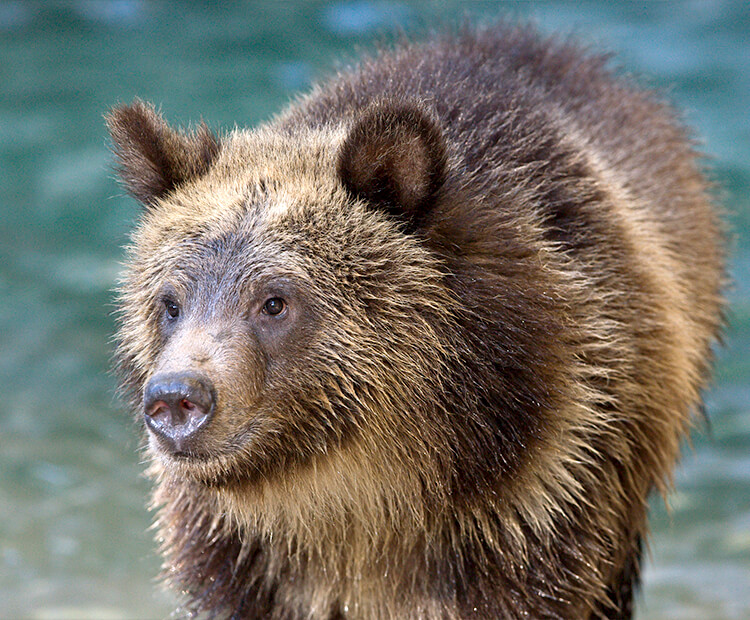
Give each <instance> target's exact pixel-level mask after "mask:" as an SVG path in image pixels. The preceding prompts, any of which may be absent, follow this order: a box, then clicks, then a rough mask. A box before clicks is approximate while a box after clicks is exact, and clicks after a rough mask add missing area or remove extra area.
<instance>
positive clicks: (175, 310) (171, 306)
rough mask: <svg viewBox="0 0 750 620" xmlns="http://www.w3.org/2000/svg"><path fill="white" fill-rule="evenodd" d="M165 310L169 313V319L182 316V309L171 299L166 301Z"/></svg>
mask: <svg viewBox="0 0 750 620" xmlns="http://www.w3.org/2000/svg"><path fill="white" fill-rule="evenodd" d="M164 310H165V311H166V313H167V318H169V319H176V318H177V317H178V316H180V307H179V306H178V305H177V303H175V302H174V301H172V300H171V299H165V300H164Z"/></svg>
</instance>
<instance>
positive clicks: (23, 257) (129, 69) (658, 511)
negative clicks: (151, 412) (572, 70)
mask: <svg viewBox="0 0 750 620" xmlns="http://www.w3.org/2000/svg"><path fill="white" fill-rule="evenodd" d="M506 14H511V15H514V16H518V17H531V18H533V19H534V20H536V21H537V23H538V24H539V27H540V28H541V29H542V30H543V31H544V32H553V31H563V32H575V33H576V34H577V35H578V36H579V37H580V38H582V39H583V40H584V41H586V42H589V43H591V44H593V45H594V46H596V47H600V48H607V49H611V50H613V51H614V52H616V54H617V58H618V62H619V63H620V64H622V65H623V66H624V67H626V69H627V70H628V71H633V72H635V73H638V74H641V75H642V76H643V77H642V79H643V82H644V83H645V84H647V85H650V86H654V87H657V88H661V89H665V91H666V92H667V93H668V95H669V97H671V99H672V100H673V101H674V102H675V103H676V104H677V105H679V106H680V107H681V108H682V109H684V110H685V114H686V119H687V120H688V122H689V123H690V124H691V125H692V126H694V127H695V128H696V131H697V135H698V136H700V137H701V139H702V141H703V149H704V150H705V152H706V153H707V154H709V155H710V160H709V164H710V166H711V169H712V174H713V176H714V178H715V179H716V181H717V182H718V184H719V185H720V187H721V188H722V191H723V195H722V196H723V197H722V200H723V202H724V203H725V204H726V205H727V207H728V209H730V211H731V214H730V218H729V219H730V222H731V225H732V227H733V230H734V232H735V236H736V239H735V243H734V245H735V248H734V250H733V261H732V275H733V277H734V279H735V286H734V288H733V290H732V291H731V293H730V296H731V301H732V309H731V313H730V316H729V322H730V329H729V333H728V336H727V345H726V346H725V347H724V348H723V349H721V350H720V351H719V364H718V370H717V378H716V385H715V387H714V389H712V391H711V392H710V393H709V394H708V411H709V415H710V418H711V432H710V433H709V432H707V431H706V430H705V429H699V430H698V431H697V432H696V434H695V436H694V440H693V447H692V448H688V450H687V452H686V455H685V457H684V459H683V463H682V466H681V468H680V470H679V471H678V473H677V477H676V492H675V494H674V495H673V496H672V498H671V506H672V509H671V512H667V510H666V509H665V508H664V505H663V502H661V501H660V500H658V498H657V499H656V500H655V501H654V502H653V505H654V510H653V519H652V522H653V527H654V536H653V539H652V546H651V559H650V560H649V561H648V563H647V566H646V570H645V584H644V591H643V596H642V599H641V603H640V605H639V617H641V618H671V619H676V618H679V619H701V620H707V619H711V618H716V619H719V618H737V619H740V618H748V617H750V600H749V599H750V594H749V592H750V357H748V355H747V352H748V345H749V344H750V233H749V232H748V231H749V230H750V201H749V199H748V196H749V195H750V120H749V118H750V116H749V115H748V111H749V110H750V12H749V10H748V6H747V3H746V2H744V1H742V0H737V1H729V0H727V1H720V0H705V1H696V2H675V3H673V2H670V3H653V4H647V5H646V6H641V5H640V4H636V3H630V2H613V1H610V2H601V3H593V2H565V3H527V2H523V3H520V4H500V5H498V4H497V3H478V2H475V3H471V4H470V5H464V4H460V3H456V2H432V3H429V2H428V3H424V4H421V5H419V9H417V5H416V4H413V3H407V2H397V1H375V0H373V1H364V0H362V1H351V2H344V1H341V2H299V3H292V2H280V3H273V4H271V3H261V2H258V3H243V2H227V3H214V4H210V3H179V4H178V3H174V4H169V3H165V2H145V1H136V0H119V1H113V2H103V1H101V2H84V1H80V2H36V3H35V2H0V394H2V395H3V399H4V401H3V406H2V407H0V617H8V618H16V617H29V618H67V617H75V618H86V617H88V618H147V617H148V618H159V617H164V616H166V615H168V614H169V611H170V609H171V606H172V604H173V601H172V600H171V599H170V597H169V596H168V595H167V594H164V593H161V592H160V591H159V589H158V588H157V587H155V585H154V582H153V578H154V575H155V574H156V573H157V571H158V566H159V560H158V558H157V556H156V554H155V552H154V544H153V542H152V540H151V533H150V532H149V531H148V527H149V523H150V516H149V514H148V513H147V511H146V509H145V508H144V505H145V503H146V501H147V494H148V483H147V482H146V481H145V480H143V479H142V478H141V477H140V473H141V469H142V468H141V466H140V465H139V463H138V459H139V455H138V452H137V439H136V433H135V424H134V423H133V422H132V421H131V417H130V415H129V414H128V413H127V412H125V411H124V410H123V407H122V406H121V405H120V404H119V403H118V402H117V400H116V398H115V396H114V390H115V386H114V380H113V378H112V377H111V376H110V375H109V374H108V372H107V368H108V364H109V356H110V354H111V347H110V343H109V340H110V336H111V334H112V331H113V320H112V317H111V311H112V308H113V306H112V293H111V290H112V288H113V286H114V284H115V280H116V277H117V274H118V271H119V269H120V265H119V260H120V259H121V256H122V254H121V250H120V247H121V246H122V245H123V244H124V243H125V242H126V238H127V233H128V231H129V229H130V228H131V226H132V223H133V221H134V218H135V217H136V214H137V206H136V204H135V203H134V202H133V201H132V200H130V199H129V198H127V197H126V196H125V195H124V194H123V191H122V190H121V189H120V188H119V187H118V185H117V184H116V183H115V181H114V179H113V175H112V173H111V163H112V162H111V158H110V155H109V153H108V151H107V144H106V138H105V132H104V126H103V122H102V114H103V113H104V111H106V110H107V108H109V107H110V106H112V105H113V104H116V103H118V102H127V101H130V100H131V99H132V98H133V97H134V96H136V95H138V96H141V97H143V98H146V99H149V100H152V101H154V102H157V103H158V104H160V105H161V106H162V108H163V110H164V112H165V114H166V116H167V118H168V119H169V120H170V121H172V122H177V123H182V124H187V123H188V122H190V121H195V120H198V119H200V118H204V119H205V120H206V121H207V122H208V123H209V125H210V126H212V127H213V128H216V129H220V128H231V127H233V126H234V124H235V123H237V124H240V125H246V124H256V123H258V122H261V121H263V120H265V119H268V118H269V117H270V116H271V115H272V114H273V113H274V112H275V111H278V110H279V109H280V108H281V107H282V106H284V105H285V103H287V102H288V101H289V99H290V98H291V97H292V96H293V94H294V93H297V92H299V91H300V90H304V89H306V88H308V87H309V86H310V84H311V83H312V82H313V81H314V80H315V79H317V78H319V77H321V76H324V75H326V73H329V72H330V71H332V70H333V69H335V67H336V66H339V65H340V63H342V62H343V63H346V62H347V61H349V62H351V61H353V60H354V59H355V58H356V57H357V55H358V54H359V53H360V52H363V51H367V50H368V49H372V48H373V46H374V45H375V43H376V42H382V41H388V40H389V39H391V38H392V37H393V36H394V35H395V34H396V33H398V32H399V31H401V30H403V31H406V32H407V33H415V32H420V31H423V30H424V28H425V27H426V26H430V25H431V24H436V23H441V22H442V23H457V22H459V21H461V20H462V19H464V17H465V16H466V15H468V16H469V19H471V20H473V21H491V20H492V19H494V18H496V17H498V16H501V15H506ZM337 63H339V64H337Z"/></svg>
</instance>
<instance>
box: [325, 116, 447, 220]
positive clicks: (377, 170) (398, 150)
mask: <svg viewBox="0 0 750 620" xmlns="http://www.w3.org/2000/svg"><path fill="white" fill-rule="evenodd" d="M446 160H447V156H446V149H445V142H444V140H443V135H442V131H441V130H440V127H439V126H438V124H437V122H436V121H435V120H434V119H433V118H432V115H431V114H429V113H428V112H427V111H425V110H424V109H423V108H422V107H421V106H420V105H419V104H417V103H413V102H407V103H401V102H398V103H396V102H378V103H375V104H373V105H371V106H370V107H368V108H366V109H365V110H364V111H363V112H362V114H361V115H360V117H359V118H358V119H357V120H356V121H355V122H354V125H353V126H352V128H351V130H350V131H349V135H348V136H347V138H346V140H345V141H344V144H343V146H342V147H341V151H340V153H339V162H338V173H339V176H340V178H341V180H342V182H343V183H344V186H345V187H346V188H347V189H348V190H349V191H350V192H351V193H352V194H354V195H355V196H358V197H360V198H363V199H365V200H367V201H369V202H371V203H373V204H376V205H378V206H379V207H381V208H384V209H386V210H387V211H388V212H389V213H392V214H394V215H395V216H397V217H399V218H401V219H402V220H404V221H405V222H406V224H407V226H408V227H410V228H415V227H417V226H418V225H419V223H420V221H421V219H422V218H423V217H424V215H425V214H426V213H427V212H429V210H430V209H431V208H432V206H433V204H434V202H435V198H436V195H437V193H438V191H439V190H440V187H441V186H442V184H443V181H444V180H445V170H446Z"/></svg>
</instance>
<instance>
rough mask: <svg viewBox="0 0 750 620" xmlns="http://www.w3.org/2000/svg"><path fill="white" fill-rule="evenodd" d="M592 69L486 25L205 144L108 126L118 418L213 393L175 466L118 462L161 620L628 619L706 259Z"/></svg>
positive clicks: (689, 202) (693, 387) (172, 460)
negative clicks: (141, 471)
mask: <svg viewBox="0 0 750 620" xmlns="http://www.w3.org/2000/svg"><path fill="white" fill-rule="evenodd" d="M605 64H606V63H605V60H604V59H603V58H602V57H597V56H592V55H588V54H586V53H583V52H581V51H580V50H578V49H577V48H576V47H575V46H573V45H570V44H568V43H564V42H559V41H554V40H543V39H540V38H539V37H538V36H537V35H536V34H535V33H534V32H533V31H532V30H531V29H528V28H524V27H511V26H507V25H503V26H498V27H495V28H492V29H487V30H481V31H470V30H465V31H463V32H461V33H459V34H458V35H455V36H442V37H438V38H436V39H435V40H433V41H431V42H427V43H423V44H404V45H401V46H399V47H398V48H397V49H395V50H394V51H390V52H384V53H381V54H380V55H378V56H377V57H375V58H373V59H368V60H364V61H362V63H361V64H360V65H359V66H358V67H357V68H355V69H353V70H351V71H348V72H344V73H342V74H340V75H338V76H336V77H335V78H334V79H332V80H331V81H330V82H328V83H326V84H323V85H322V86H319V87H317V88H316V89H314V90H313V92H312V93H311V94H310V95H308V96H306V97H304V98H302V99H301V100H300V101H298V102H297V103H295V104H294V105H293V106H292V107H291V108H290V109H288V110H287V111H286V112H284V113H283V114H282V115H280V116H279V117H278V118H276V119H275V120H273V121H272V122H270V123H268V124H266V125H264V126H262V127H260V128H258V129H255V130H235V131H233V132H231V133H229V134H228V135H225V136H223V137H222V138H221V139H218V138H215V137H214V136H212V135H211V134H210V132H208V131H207V130H206V129H205V128H200V129H198V130H197V131H194V132H192V133H191V132H179V131H177V130H173V129H171V128H169V127H168V126H167V125H166V123H164V121H163V120H162V118H161V116H160V115H159V114H158V113H157V112H156V111H155V110H154V109H153V108H152V107H151V106H149V105H148V104H144V103H141V102H138V101H137V102H135V103H134V104H132V105H130V106H122V107H120V108H117V109H115V110H114V111H113V112H112V113H111V115H110V116H109V118H108V123H109V126H110V130H111V133H112V137H113V141H114V143H115V151H116V153H117V155H118V157H119V158H120V163H121V168H122V170H123V179H124V181H125V184H126V186H127V187H128V188H129V189H130V191H131V192H132V193H133V194H134V195H135V196H136V197H137V198H138V199H139V200H141V202H143V203H144V205H146V209H145V210H144V213H143V216H142V220H141V222H140V223H139V225H138V227H137V229H136V231H135V233H134V234H133V240H132V245H131V247H130V248H129V251H128V263H127V264H128V266H127V270H126V272H125V275H124V278H123V281H122V285H121V296H120V307H121V315H120V317H121V318H120V329H119V336H118V341H119V348H118V362H119V370H120V373H121V376H122V381H123V386H124V390H125V392H126V393H127V394H129V396H130V399H131V402H132V406H133V408H134V409H135V410H136V411H138V412H139V416H141V417H142V413H141V408H142V406H141V398H142V397H141V394H142V391H143V386H144V384H145V383H146V381H148V380H149V378H150V377H152V376H153V375H154V374H155V373H156V372H161V371H164V370H175V369H177V370H180V369H183V370H184V369H188V368H190V369H192V368H198V369H200V370H201V372H204V373H206V374H207V375H208V376H210V377H211V380H212V381H213V383H214V384H215V386H216V392H217V395H218V400H217V405H216V413H215V416H214V417H213V418H212V420H211V422H210V424H209V425H208V427H207V428H206V429H205V431H203V432H202V434H201V436H200V442H199V443H198V447H197V448H196V449H195V450H194V451H193V452H192V453H190V454H188V455H175V454H171V453H170V452H169V451H168V450H166V449H165V448H164V447H163V446H161V445H160V444H159V442H158V440H157V438H155V437H154V436H151V435H148V447H147V448H146V450H147V453H148V455H149V457H150V459H151V466H150V469H149V473H150V475H151V476H152V477H153V479H154V481H155V485H156V486H155V492H154V501H153V505H154V507H155V509H156V510H157V514H158V516H157V528H158V533H159V534H158V536H159V541H160V544H161V548H162V552H163V553H164V556H165V562H166V564H165V577H166V579H167V581H168V582H169V583H170V584H172V585H173V586H174V587H175V588H176V589H178V590H181V591H183V592H184V593H185V601H184V610H185V611H191V612H195V613H199V614H203V615H205V616H208V617H234V618H253V617H264V618H265V617H267V618H407V617H410V618H463V617H477V618H488V617H502V618H519V617H524V616H525V617H531V618H585V617H629V615H630V613H631V600H632V590H633V587H634V586H635V585H636V584H637V581H638V574H639V558H640V550H641V541H642V539H643V537H644V536H645V535H646V533H647V522H646V510H647V497H648V495H649V493H650V491H652V490H653V489H654V488H656V489H658V490H660V491H662V492H663V491H664V490H665V489H666V488H667V487H668V484H669V479H670V472H671V470H672V468H673V466H674V463H675V461H676V459H677V457H678V452H679V444H680V440H681V439H682V438H683V437H684V436H685V434H686V432H687V430H688V428H689V426H690V422H691V419H692V416H693V414H694V412H695V411H696V409H697V407H699V405H700V402H701V391H702V390H703V389H704V387H705V385H706V382H707V379H708V374H709V366H710V362H711V345H712V343H713V342H714V341H715V339H716V337H717V335H718V333H719V330H720V324H721V308H722V297H721V287H722V280H723V255H722V249H721V248H722V238H721V237H722V236H721V229H720V225H719V222H718V218H717V215H716V211H715V209H714V208H713V206H712V204H711V199H710V195H709V191H708V188H707V183H706V181H705V179H704V177H703V176H702V174H701V172H700V170H699V165H698V163H697V157H698V156H697V154H696V152H695V151H694V150H693V147H692V145H691V142H690V140H689V138H688V137H687V135H686V132H685V130H684V129H683V128H682V126H681V124H680V122H679V121H678V120H677V119H676V117H675V114H674V112H672V110H671V109H670V108H669V107H668V106H667V105H665V104H664V103H663V102H662V101H660V100H659V99H658V98H657V97H655V96H654V95H652V94H647V93H644V92H641V91H640V90H638V89H637V88H635V87H634V86H633V85H631V84H630V83H629V82H628V81H627V80H625V79H622V78H616V77H614V76H613V75H612V73H611V72H610V71H609V70H608V69H607V68H606V66H605ZM165 291H166V292H165ZM165 295H168V296H169V297H170V299H175V300H176V302H177V303H179V304H180V307H181V309H182V310H181V312H182V314H181V315H180V319H179V322H177V323H174V324H173V323H169V322H168V321H167V320H165V318H164V308H163V304H162V301H161V300H162V298H163V297H164V296H165ZM269 295H272V296H278V297H284V298H285V299H287V301H288V303H289V314H288V315H287V316H286V317H285V318H284V321H282V322H277V323H269V322H268V317H265V318H264V317H262V313H260V312H259V311H258V308H259V304H262V302H263V300H264V299H266V298H267V297H268V296H269ZM289 300H291V301H289Z"/></svg>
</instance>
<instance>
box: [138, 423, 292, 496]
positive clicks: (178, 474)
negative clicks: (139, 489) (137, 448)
mask: <svg viewBox="0 0 750 620" xmlns="http://www.w3.org/2000/svg"><path fill="white" fill-rule="evenodd" d="M201 448H202V446H193V447H191V448H190V449H189V450H185V451H174V450H170V449H168V448H166V447H165V446H163V445H161V443H160V442H159V440H158V439H156V438H155V437H153V436H152V435H151V434H149V438H148V448H147V451H148V453H149V455H150V456H151V457H152V460H153V462H154V464H155V465H156V469H157V472H158V474H159V475H160V477H161V476H166V477H168V478H170V479H171V480H172V481H174V482H184V483H188V484H190V483H197V484H200V485H201V486H205V487H209V488H221V489H231V488H247V487H248V486H252V485H253V483H254V482H255V481H258V480H260V479H266V480H268V479H269V478H272V477H273V476H274V471H273V470H274V469H278V467H274V466H273V464H272V463H271V460H270V459H268V458H264V451H263V450H261V449H258V450H252V449H250V448H249V446H247V445H242V447H241V448H235V447H227V448H224V449H223V450H213V451H209V450H206V449H201ZM288 460H289V459H279V460H278V461H277V460H276V459H274V461H276V462H277V463H278V462H281V461H284V462H286V461H288Z"/></svg>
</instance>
